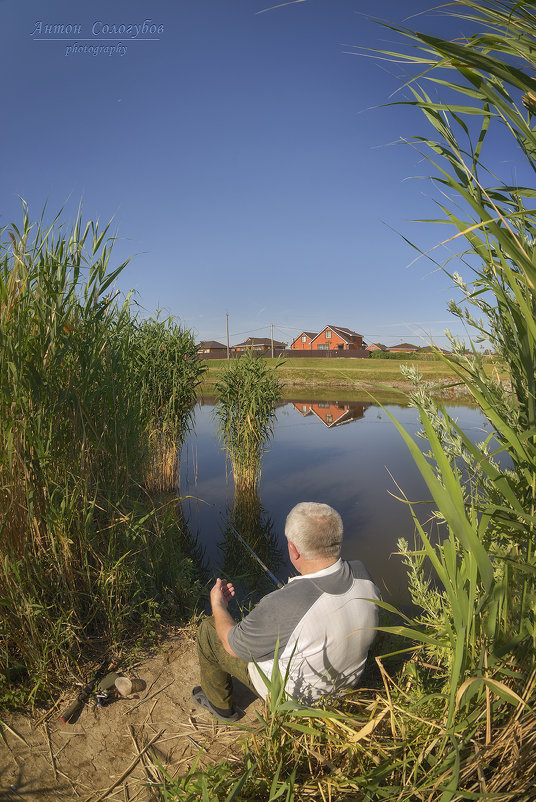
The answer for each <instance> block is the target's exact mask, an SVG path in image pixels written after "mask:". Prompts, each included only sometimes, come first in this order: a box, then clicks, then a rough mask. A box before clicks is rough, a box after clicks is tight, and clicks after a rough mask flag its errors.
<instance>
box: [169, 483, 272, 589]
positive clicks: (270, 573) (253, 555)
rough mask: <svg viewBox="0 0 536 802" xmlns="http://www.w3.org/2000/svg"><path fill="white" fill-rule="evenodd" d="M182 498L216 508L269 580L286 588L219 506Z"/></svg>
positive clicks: (202, 500) (200, 499)
mask: <svg viewBox="0 0 536 802" xmlns="http://www.w3.org/2000/svg"><path fill="white" fill-rule="evenodd" d="M182 498H185V499H194V500H195V501H201V502H202V503H203V504H206V505H207V506H208V507H214V509H215V510H216V512H217V513H218V514H219V515H220V516H221V518H222V519H223V521H224V523H225V525H226V526H228V527H229V529H231V530H232V531H233V532H234V534H235V535H236V536H237V538H238V539H239V541H240V542H241V543H242V545H243V546H245V547H246V549H247V550H248V551H249V553H250V554H251V556H252V557H253V559H254V560H256V561H257V562H258V564H259V565H260V567H261V568H262V570H263V571H264V572H265V573H266V575H267V576H268V577H269V578H270V579H271V580H272V582H273V583H274V585H275V586H276V587H277V588H283V587H284V583H283V582H281V580H280V579H278V578H277V577H276V575H275V574H273V573H272V572H271V571H270V569H269V568H268V567H267V566H266V565H265V564H264V563H263V561H262V560H261V558H260V557H258V556H257V555H256V554H255V552H254V551H253V549H252V548H251V546H250V545H249V543H246V541H245V540H244V538H243V537H242V535H241V534H240V533H239V532H238V531H237V530H236V529H235V527H234V526H233V524H231V523H229V521H228V520H227V519H226V518H225V516H224V514H223V512H222V511H221V509H220V508H219V507H218V505H217V504H214V502H212V501H206V499H204V498H199V496H192V495H188V496H183V497H182Z"/></svg>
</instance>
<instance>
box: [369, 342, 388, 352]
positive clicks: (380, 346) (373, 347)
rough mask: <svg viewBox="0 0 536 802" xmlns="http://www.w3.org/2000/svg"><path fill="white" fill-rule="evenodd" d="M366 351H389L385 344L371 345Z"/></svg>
mask: <svg viewBox="0 0 536 802" xmlns="http://www.w3.org/2000/svg"><path fill="white" fill-rule="evenodd" d="M366 350H367V351H388V350H389V349H388V348H387V346H386V345H384V344H383V343H371V344H370V345H367V346H366Z"/></svg>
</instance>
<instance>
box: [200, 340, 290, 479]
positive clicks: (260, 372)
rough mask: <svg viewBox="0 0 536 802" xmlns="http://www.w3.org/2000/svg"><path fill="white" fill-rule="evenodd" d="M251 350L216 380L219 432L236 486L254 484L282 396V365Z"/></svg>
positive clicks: (230, 365)
mask: <svg viewBox="0 0 536 802" xmlns="http://www.w3.org/2000/svg"><path fill="white" fill-rule="evenodd" d="M280 364H281V363H279V362H276V363H275V365H273V366H272V365H269V364H268V363H267V362H266V361H265V360H264V359H263V358H262V357H256V356H254V355H253V354H252V353H250V352H248V353H246V354H245V355H244V356H241V357H239V358H238V359H234V360H233V361H232V362H230V364H229V366H228V367H227V368H226V370H225V371H224V372H223V375H222V376H221V378H220V379H219V381H218V382H217V384H216V392H217V394H218V403H217V405H216V410H215V414H216V417H217V420H218V434H219V437H220V440H221V442H222V443H223V447H224V448H225V450H226V451H227V454H228V457H229V460H230V462H231V467H232V471H233V476H234V481H235V486H236V488H237V489H239V490H247V489H248V488H254V487H255V486H256V484H257V482H258V479H259V476H260V469H261V460H262V454H263V453H264V450H265V446H266V443H267V442H268V440H269V439H270V437H271V436H272V432H273V422H274V418H275V406H276V404H277V403H278V402H279V401H280V400H281V394H282V393H281V383H280V381H279V379H278V377H277V375H276V370H277V368H278V365H280Z"/></svg>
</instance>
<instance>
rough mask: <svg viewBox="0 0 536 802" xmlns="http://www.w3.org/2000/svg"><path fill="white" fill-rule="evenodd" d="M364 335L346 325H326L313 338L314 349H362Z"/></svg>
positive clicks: (312, 347)
mask: <svg viewBox="0 0 536 802" xmlns="http://www.w3.org/2000/svg"><path fill="white" fill-rule="evenodd" d="M362 348H363V335H362V334H358V333H357V332H355V331H352V330H351V329H347V328H345V327H344V326H325V328H323V329H322V331H321V332H320V333H319V334H317V335H316V337H313V339H312V340H311V350H312V351H360V350H361V349H362Z"/></svg>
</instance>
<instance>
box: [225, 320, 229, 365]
mask: <svg viewBox="0 0 536 802" xmlns="http://www.w3.org/2000/svg"><path fill="white" fill-rule="evenodd" d="M225 318H226V320H227V359H229V312H226V313H225Z"/></svg>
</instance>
